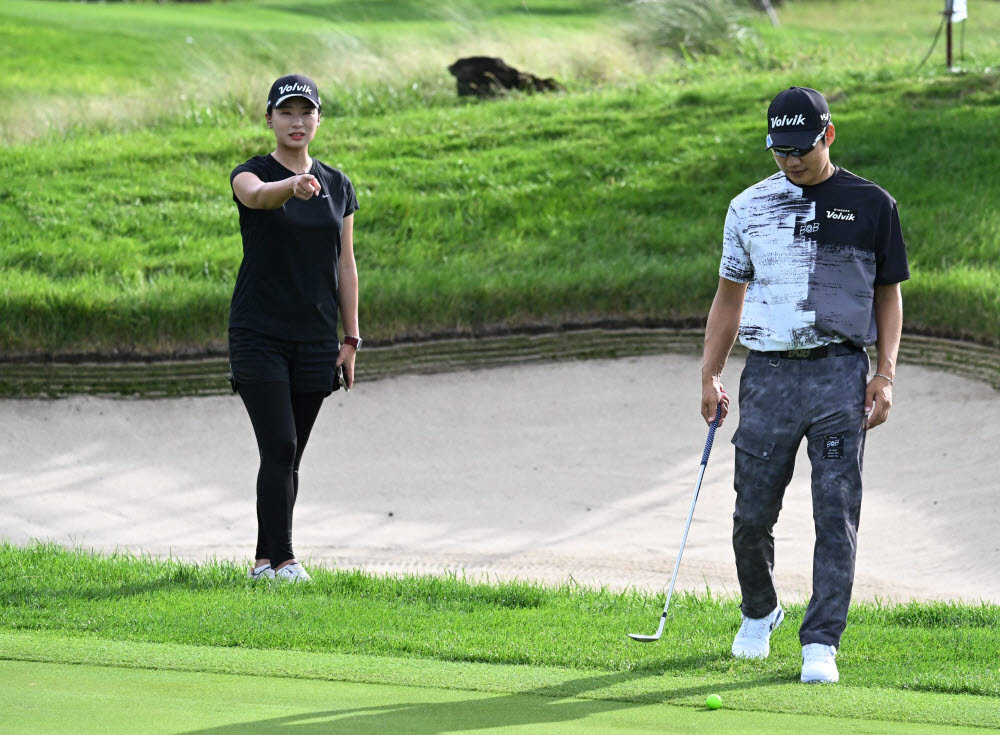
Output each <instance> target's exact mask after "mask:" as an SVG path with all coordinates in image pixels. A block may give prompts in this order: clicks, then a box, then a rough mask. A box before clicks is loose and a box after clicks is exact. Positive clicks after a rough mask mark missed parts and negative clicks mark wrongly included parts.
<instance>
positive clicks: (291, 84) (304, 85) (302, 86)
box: [267, 74, 323, 112]
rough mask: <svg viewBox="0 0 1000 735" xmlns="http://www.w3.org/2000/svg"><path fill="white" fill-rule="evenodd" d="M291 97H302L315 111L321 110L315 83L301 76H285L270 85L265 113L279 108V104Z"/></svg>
mask: <svg viewBox="0 0 1000 735" xmlns="http://www.w3.org/2000/svg"><path fill="white" fill-rule="evenodd" d="M291 97H304V98H305V99H307V100H309V101H310V102H312V103H313V105H315V106H316V109H317V110H322V107H323V106H322V105H321V104H320V101H319V89H318V88H317V87H316V83H315V82H314V81H313V80H312V79H310V78H309V77H307V76H304V75H302V74H286V75H285V76H283V77H280V78H278V79H276V80H275V81H274V84H272V85H271V91H270V92H269V93H268V95H267V111H268V112H270V111H271V108H273V107H281V103H282V102H284V101H285V100H287V99H289V98H291Z"/></svg>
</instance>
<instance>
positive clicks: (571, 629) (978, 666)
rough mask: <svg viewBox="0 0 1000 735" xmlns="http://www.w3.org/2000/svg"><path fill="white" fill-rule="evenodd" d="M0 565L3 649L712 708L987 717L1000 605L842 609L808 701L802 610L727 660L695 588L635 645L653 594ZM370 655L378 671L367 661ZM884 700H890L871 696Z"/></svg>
mask: <svg viewBox="0 0 1000 735" xmlns="http://www.w3.org/2000/svg"><path fill="white" fill-rule="evenodd" d="M0 564H2V565H3V566H4V568H6V569H10V570H12V573H11V574H9V575H5V576H4V577H3V578H2V579H0V631H3V635H0V658H10V659H17V660H35V661H53V662H78V663H91V664H99V665H107V664H108V663H114V662H119V664H120V665H125V666H138V667H146V668H179V669H183V670H195V671H215V672H229V673H253V667H254V666H259V665H260V662H262V661H266V662H267V666H266V669H265V670H266V671H267V672H270V673H272V674H274V675H281V676H302V677H307V678H312V677H318V678H331V677H332V678H340V679H343V680H350V681H363V682H371V683H379V682H386V683H400V684H419V683H425V684H427V685H432V686H438V685H447V682H448V680H449V678H450V677H451V678H452V679H454V680H455V681H456V682H457V681H459V680H461V682H463V683H462V684H461V685H460V686H461V687H462V688H469V689H483V690H485V691H522V692H527V691H534V693H541V692H542V691H543V690H545V691H551V692H553V694H552V696H562V695H563V693H566V695H567V696H569V695H570V694H572V695H573V696H602V697H611V698H616V699H623V700H624V701H671V702H679V703H682V704H698V703H703V702H704V697H705V696H706V695H707V694H708V693H710V692H712V691H718V692H720V693H721V694H722V696H723V697H724V698H725V699H726V701H727V706H740V707H745V708H747V709H762V710H766V711H780V712H801V713H811V714H837V713H838V712H839V713H840V714H842V715H844V716H858V717H875V718H877V717H879V715H878V712H880V711H882V712H883V713H885V712H897V713H898V712H902V711H907V708H908V707H910V705H911V704H912V703H913V702H915V701H917V700H911V699H909V698H908V697H909V696H910V695H911V694H914V695H915V693H926V694H927V696H928V697H930V698H929V699H927V700H926V702H925V700H923V699H920V698H919V697H918V700H919V701H920V702H925V703H924V704H921V706H920V707H919V708H917V709H914V710H913V713H911V715H909V717H911V718H916V719H918V720H919V721H921V722H936V723H939V724H948V723H951V724H989V723H994V724H996V725H1000V720H997V717H1000V710H998V709H997V708H996V702H997V697H998V696H1000V669H998V667H997V663H996V662H997V661H998V660H1000V641H998V639H997V636H996V633H995V631H996V629H997V626H998V625H1000V607H997V606H995V605H989V604H983V605H978V606H977V605H958V604H947V603H926V604H917V603H910V604H901V605H889V604H881V605H879V604H859V605H855V606H854V607H853V608H852V611H851V618H850V624H849V627H848V629H847V632H846V634H845V637H844V641H843V647H842V650H841V653H840V656H839V657H838V661H839V665H840V669H841V673H842V678H843V681H844V682H845V683H846V684H847V686H844V687H838V688H833V689H831V690H830V691H831V692H833V693H832V694H830V698H829V699H826V698H823V697H821V698H819V699H818V700H817V698H816V697H815V696H807V695H806V694H802V695H801V696H800V695H799V694H789V692H798V691H800V689H799V688H795V687H791V686H790V685H792V684H794V683H795V682H796V681H797V678H798V674H799V666H800V663H801V662H800V657H799V644H798V640H797V636H796V635H795V628H796V626H797V624H798V622H799V621H800V620H801V616H802V614H803V612H804V610H803V608H802V606H801V605H797V606H792V607H790V608H789V609H788V614H789V621H788V624H787V625H786V626H784V627H783V628H782V629H781V630H780V631H779V632H778V633H777V634H776V635H775V637H774V640H773V641H772V655H771V657H770V658H769V659H768V660H766V661H763V662H747V661H735V660H733V659H732V658H731V657H730V656H729V655H728V648H729V643H730V641H731V639H732V634H733V630H734V627H735V625H736V622H737V620H738V606H737V604H736V603H735V601H733V600H731V599H720V598H717V597H714V596H711V595H709V594H705V595H692V594H685V595H680V596H678V597H677V598H675V600H674V602H673V604H672V606H671V607H672V611H671V615H670V619H669V625H668V629H667V633H666V635H665V637H664V639H663V641H662V642H661V643H660V644H657V645H639V644H633V643H631V642H629V641H628V640H627V639H626V637H625V633H626V632H629V631H644V630H646V629H648V628H651V627H652V626H653V625H654V623H655V622H656V620H657V618H658V615H659V612H660V610H661V609H662V599H661V598H660V597H658V596H650V595H643V594H638V593H634V592H626V593H611V592H608V591H606V590H589V589H585V588H578V587H575V586H571V585H566V586H563V587H562V588H557V589H553V588H544V587H540V586H538V585H534V584H529V583H518V582H514V583H502V584H496V585H486V584H479V583H469V582H466V581H464V580H462V579H458V578H454V577H451V578H448V577H446V578H440V577H401V578H386V577H374V576H371V575H368V574H364V573H361V572H355V571H332V570H325V569H322V568H317V569H315V574H314V580H315V582H314V583H313V584H310V585H302V586H297V587H291V586H281V585H277V586H274V585H257V586H254V585H252V584H251V583H249V582H248V581H247V580H246V579H245V577H244V576H243V573H244V572H243V570H242V569H241V568H238V567H235V566H233V565H231V564H229V563H207V564H201V565H193V564H186V563H180V562H175V561H162V560H152V559H138V558H135V557H130V556H120V555H119V556H98V555H91V554H88V553H84V552H80V551H70V550H65V549H61V548H59V547H56V546H51V545H38V544H35V545H30V546H27V547H14V546H12V545H9V544H6V545H3V546H0ZM140 644H141V645H140ZM152 644H158V645H152ZM185 646H186V647H188V648H185ZM218 649H227V651H228V652H226V653H222V652H220V651H219V650H218ZM385 657H388V658H389V659H391V660H392V661H393V663H391V664H386V663H384V662H383V663H378V661H379V660H380V659H382V658H385ZM199 661H202V663H198V662H199ZM428 661H435V662H439V663H441V666H442V667H441V668H435V666H436V664H435V665H433V666H432V665H430V664H426V662H428ZM254 662H257V663H254ZM448 662H450V665H451V666H454V667H459V669H453V668H449V666H446V665H444V664H446V663H448ZM476 664H482V665H484V666H480V667H477V666H475V665H476ZM524 667H530V668H524ZM425 669H426V671H432V672H436V673H426V672H425ZM457 670H461V671H463V672H465V673H463V674H462V676H461V677H456V676H454V672H455V671H457ZM552 670H558V671H556V672H555V673H552ZM296 672H297V673H296ZM350 672H353V673H350ZM379 672H381V673H379ZM385 672H393V673H392V674H391V675H390V674H388V673H385ZM407 672H409V673H407ZM421 672H424V673H421ZM532 672H535V673H532ZM546 672H549V673H546ZM560 672H561V673H560ZM393 677H396V678H393ZM422 677H423V678H422ZM533 677H534V678H533ZM491 682H492V683H491ZM574 682H575V683H574ZM529 684H530V686H528V685H529ZM511 687H514V688H511ZM546 687H554V688H552V689H546ZM808 689H810V690H811V688H808ZM765 690H766V691H767V692H769V693H764V692H765ZM872 690H879V691H881V692H882V693H878V692H874V693H873V691H872ZM597 691H600V692H602V693H601V694H594V693H593V692H597ZM588 692H591V694H588ZM891 692H895V694H891ZM931 695H934V696H943V695H948V696H949V697H951V696H956V697H958V699H955V700H954V701H952V700H950V699H947V698H943V699H940V700H935V699H934V697H933V696H931ZM894 696H895V697H898V702H899V703H901V704H900V706H899V707H889V708H888V709H885V707H884V705H883V704H880V702H884V701H885V702H888V701H891V700H892V698H893V697H894ZM824 697H825V695H824ZM872 697H874V699H872ZM781 702H784V704H781ZM818 702H819V703H818ZM851 702H854V703H853V704H850V703H851ZM934 702H938V705H934V704H933V703H934ZM822 703H826V704H822ZM959 703H965V704H963V705H962V706H961V707H960V706H959ZM844 707H848V710H844ZM848 711H850V712H854V713H856V714H855V715H848V714H847V712H848ZM935 712H936V713H938V714H934V715H931V714H927V713H935ZM948 712H952V713H965V714H963V715H961V717H959V716H958V715H957V714H954V715H948V716H946V713H948ZM989 712H992V713H993V719H990V718H989V717H988V716H987V713H989ZM918 713H924V714H920V715H919V717H918ZM970 713H973V714H970ZM897 716H899V715H895V714H894V715H892V716H886V717H885V719H893V718H895V717H897ZM921 717H922V718H923V719H920V718H921ZM928 718H930V719H928ZM949 718H950V719H949ZM984 718H985V719H984Z"/></svg>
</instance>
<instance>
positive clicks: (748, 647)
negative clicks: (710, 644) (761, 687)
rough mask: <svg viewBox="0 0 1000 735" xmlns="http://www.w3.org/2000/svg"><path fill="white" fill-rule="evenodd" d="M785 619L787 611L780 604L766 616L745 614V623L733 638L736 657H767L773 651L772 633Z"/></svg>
mask: <svg viewBox="0 0 1000 735" xmlns="http://www.w3.org/2000/svg"><path fill="white" fill-rule="evenodd" d="M784 619H785V611H784V610H782V609H781V605H778V606H777V607H776V608H774V610H772V611H771V614H770V615H768V616H767V617H766V618H748V617H747V616H746V615H744V616H743V624H742V625H740V630H739V632H738V633H737V634H736V638H734V639H733V655H734V656H736V658H767V656H768V654H769V653H771V633H773V632H774V631H775V629H776V628H777V627H778V626H779V625H781V621H782V620H784Z"/></svg>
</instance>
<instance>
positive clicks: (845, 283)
mask: <svg viewBox="0 0 1000 735" xmlns="http://www.w3.org/2000/svg"><path fill="white" fill-rule="evenodd" d="M719 275H720V276H722V277H723V278H726V279H728V280H730V281H736V282H737V283H747V284H749V285H748V286H747V293H746V299H745V300H744V305H743V317H742V320H741V322H740V342H741V343H743V345H745V346H746V347H748V348H749V349H751V350H762V351H771V350H792V349H807V348H811V347H819V346H820V345H825V344H829V343H831V342H853V343H854V344H856V345H859V346H863V345H870V344H873V343H874V342H875V338H876V329H875V310H874V305H873V298H872V297H873V295H874V289H875V286H876V285H888V284H893V283H899V282H901V281H905V280H906V279H908V278H909V277H910V271H909V266H908V264H907V259H906V244H905V243H904V242H903V233H902V230H901V228H900V224H899V213H898V212H897V210H896V200H895V199H893V198H892V197H891V196H890V195H889V193H888V192H887V191H885V189H883V188H881V187H880V186H877V185H876V184H873V183H872V182H870V181H866V180H865V179H862V178H861V177H860V176H855V175H854V174H852V173H851V172H850V171H847V170H846V169H843V168H840V167H839V166H838V167H837V168H836V169H835V171H834V173H833V175H832V176H831V177H830V178H829V179H827V180H826V181H823V182H821V183H819V184H816V185H815V186H805V187H802V186H797V185H796V184H793V183H792V182H791V181H789V180H788V178H787V177H786V176H785V175H784V174H783V173H781V172H778V173H776V174H775V175H774V176H771V177H769V178H767V179H764V180H763V181H760V182H758V183H756V184H754V185H753V186H751V187H750V188H748V189H746V190H745V191H743V192H742V193H741V194H740V195H739V196H737V197H736V198H735V199H733V200H732V202H731V203H730V205H729V213H728V215H727V216H726V229H725V233H724V236H723V243H722V263H721V265H720V267H719Z"/></svg>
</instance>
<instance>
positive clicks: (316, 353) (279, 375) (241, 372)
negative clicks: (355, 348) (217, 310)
mask: <svg viewBox="0 0 1000 735" xmlns="http://www.w3.org/2000/svg"><path fill="white" fill-rule="evenodd" d="M339 353H340V343H339V342H338V341H337V340H336V339H330V340H324V341H322V342H289V341H288V340H284V339H278V338H277V337H271V336H269V335H266V334H261V333H260V332H255V331H253V330H251V329H243V328H241V327H233V328H231V329H230V330H229V373H230V376H229V382H230V383H232V385H233V391H234V392H235V391H238V390H239V386H240V385H241V384H245V385H250V384H253V383H279V382H280V383H288V384H289V385H290V386H291V388H292V393H323V394H324V395H330V394H331V393H332V392H333V391H335V390H339V389H340V381H339V380H338V379H337V355H338V354H339Z"/></svg>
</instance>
